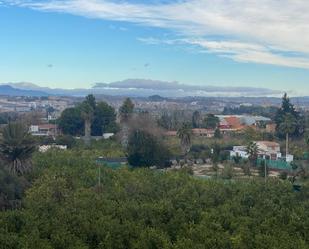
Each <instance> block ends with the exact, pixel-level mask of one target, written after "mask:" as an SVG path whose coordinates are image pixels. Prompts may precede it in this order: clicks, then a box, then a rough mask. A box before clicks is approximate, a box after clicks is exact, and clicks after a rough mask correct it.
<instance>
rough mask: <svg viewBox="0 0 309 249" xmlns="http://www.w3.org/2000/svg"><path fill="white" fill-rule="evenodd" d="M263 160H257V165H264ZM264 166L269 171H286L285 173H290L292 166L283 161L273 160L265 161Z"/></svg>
mask: <svg viewBox="0 0 309 249" xmlns="http://www.w3.org/2000/svg"><path fill="white" fill-rule="evenodd" d="M264 163H265V160H264V159H258V160H257V165H258V166H259V165H264ZM266 165H267V166H268V167H269V168H270V169H277V170H287V171H292V170H293V169H292V166H291V164H290V163H287V162H285V161H280V160H277V161H274V160H266Z"/></svg>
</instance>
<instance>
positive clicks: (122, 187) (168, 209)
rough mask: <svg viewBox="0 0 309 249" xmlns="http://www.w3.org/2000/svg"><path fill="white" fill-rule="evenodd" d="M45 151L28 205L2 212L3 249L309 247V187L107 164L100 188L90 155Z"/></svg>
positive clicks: (271, 181) (25, 201) (282, 248)
mask: <svg viewBox="0 0 309 249" xmlns="http://www.w3.org/2000/svg"><path fill="white" fill-rule="evenodd" d="M51 156H53V158H55V160H50V158H51ZM39 157H40V158H37V159H36V160H38V163H39V164H42V166H41V167H39V168H40V174H39V176H38V178H37V179H36V180H35V183H34V185H33V186H32V187H31V189H30V190H28V192H27V195H26V198H25V200H24V207H23V208H22V209H20V210H15V211H8V212H0V248H5V249H13V248H14V249H19V248H29V249H32V248H50V249H52V248H55V249H56V248H57V249H65V248H72V249H81V248H84V249H97V248H115V249H117V248H119V249H123V248H128V249H131V248H132V249H133V248H134V249H153V248H158V249H165V248H168V249H179V248H183V249H188V248H201V249H202V248H213V249H216V248H231V249H239V248H240V249H247V248H256V249H275V248H280V249H291V248H297V249H305V248H308V244H309V229H308V224H309V218H308V217H309V209H308V197H309V189H308V187H306V186H304V187H303V189H302V191H301V192H299V193H296V192H293V190H292V187H291V185H290V184H289V183H288V182H282V181H280V180H269V181H268V182H267V183H266V184H265V183H264V182H261V181H259V180H255V181H254V180H244V181H236V182H235V181H228V182H227V181H219V180H199V179H195V178H193V177H190V176H189V175H187V174H184V173H175V172H170V173H159V172H157V171H151V170H149V169H143V170H140V169H139V170H133V171H132V170H127V169H121V170H118V171H113V170H110V169H107V168H104V167H102V169H101V170H102V174H101V182H102V187H101V188H100V189H98V188H96V184H97V167H96V166H95V164H94V161H92V160H89V159H90V158H88V156H87V155H86V154H85V153H82V154H79V155H78V156H77V155H74V154H72V153H71V152H57V154H55V152H52V153H47V154H44V155H40V156H39ZM43 164H44V166H43Z"/></svg>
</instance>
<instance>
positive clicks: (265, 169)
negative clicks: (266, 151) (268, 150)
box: [264, 157, 267, 183]
mask: <svg viewBox="0 0 309 249" xmlns="http://www.w3.org/2000/svg"><path fill="white" fill-rule="evenodd" d="M266 160H267V159H266V157H265V161H264V181H265V183H266V175H267V165H266Z"/></svg>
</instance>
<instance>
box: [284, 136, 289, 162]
mask: <svg viewBox="0 0 309 249" xmlns="http://www.w3.org/2000/svg"><path fill="white" fill-rule="evenodd" d="M288 154H289V133H287V134H286V141H285V160H286V159H287V156H288Z"/></svg>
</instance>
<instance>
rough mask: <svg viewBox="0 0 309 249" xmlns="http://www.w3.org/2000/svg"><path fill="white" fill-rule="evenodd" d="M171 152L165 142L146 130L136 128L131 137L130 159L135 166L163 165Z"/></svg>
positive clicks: (129, 146) (129, 145)
mask: <svg viewBox="0 0 309 249" xmlns="http://www.w3.org/2000/svg"><path fill="white" fill-rule="evenodd" d="M168 159H169V153H168V149H167V148H166V146H165V145H164V144H163V142H162V141H161V140H160V139H159V138H157V137H155V136H154V135H152V134H150V133H149V132H147V131H145V130H134V131H133V132H132V133H131V135H130V137H129V144H128V161H129V163H130V165H132V166H135V167H147V166H158V167H163V166H164V165H165V163H166V161H167V160H168Z"/></svg>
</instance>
